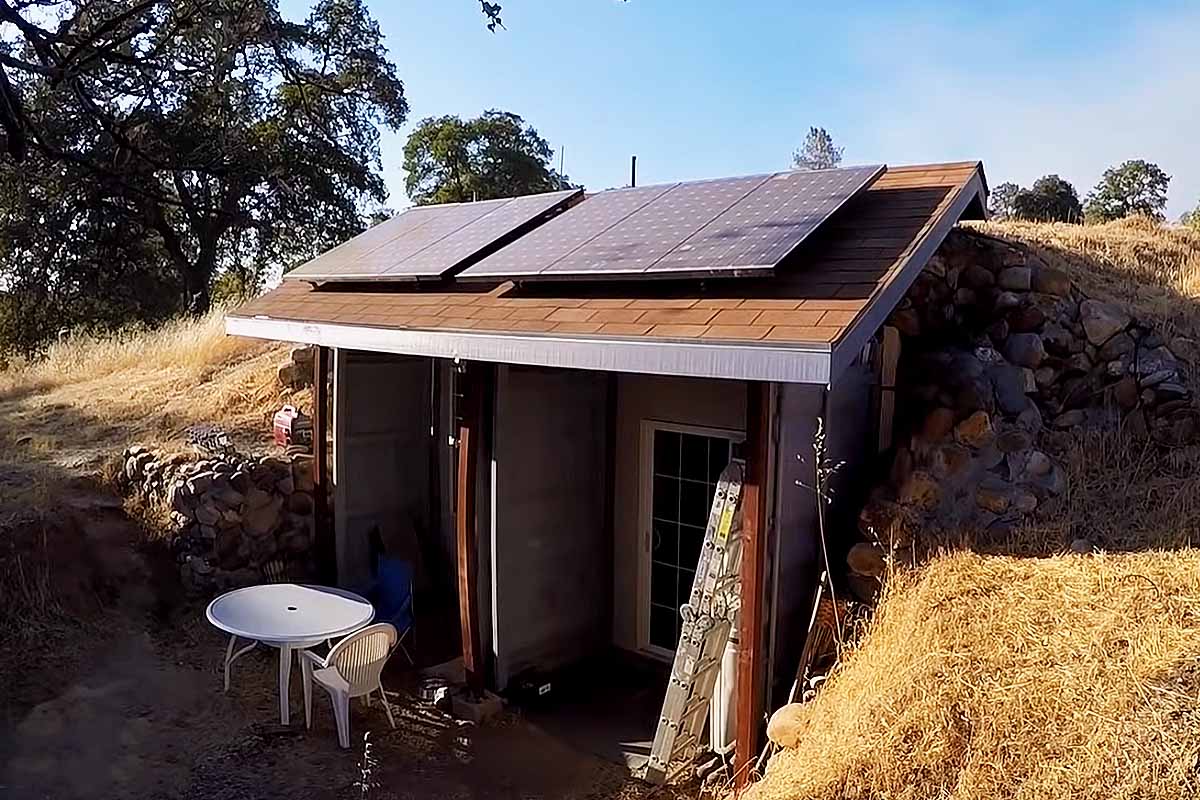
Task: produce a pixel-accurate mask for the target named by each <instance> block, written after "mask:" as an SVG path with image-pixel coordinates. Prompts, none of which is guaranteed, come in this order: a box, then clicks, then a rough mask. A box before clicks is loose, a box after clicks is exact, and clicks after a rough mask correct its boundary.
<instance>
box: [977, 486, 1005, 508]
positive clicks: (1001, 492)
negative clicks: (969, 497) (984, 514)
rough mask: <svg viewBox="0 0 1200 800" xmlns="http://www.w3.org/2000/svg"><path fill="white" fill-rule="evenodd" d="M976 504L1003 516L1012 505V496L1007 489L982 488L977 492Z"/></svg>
mask: <svg viewBox="0 0 1200 800" xmlns="http://www.w3.org/2000/svg"><path fill="white" fill-rule="evenodd" d="M975 504H976V505H978V506H979V507H980V508H982V509H983V510H985V511H990V512H992V513H993V514H1003V513H1004V512H1005V511H1007V510H1008V507H1009V506H1010V505H1012V496H1011V493H1010V492H1009V491H1007V490H1006V489H999V488H992V487H989V486H980V487H979V488H978V489H976V490H975Z"/></svg>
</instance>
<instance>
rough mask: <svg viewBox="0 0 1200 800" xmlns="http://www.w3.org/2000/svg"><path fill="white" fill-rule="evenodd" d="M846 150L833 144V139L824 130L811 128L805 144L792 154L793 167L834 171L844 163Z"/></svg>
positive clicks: (805, 138)
mask: <svg viewBox="0 0 1200 800" xmlns="http://www.w3.org/2000/svg"><path fill="white" fill-rule="evenodd" d="M844 150H845V148H844V147H836V146H835V145H834V144H833V137H832V136H830V135H829V132H828V131H826V130H825V129H824V128H809V129H808V136H805V137H804V144H803V145H802V146H801V147H800V149H799V150H797V151H796V152H795V153H793V154H792V165H793V166H795V167H797V168H798V169H832V168H833V167H836V166H837V165H838V164H841V163H842V152H843V151H844Z"/></svg>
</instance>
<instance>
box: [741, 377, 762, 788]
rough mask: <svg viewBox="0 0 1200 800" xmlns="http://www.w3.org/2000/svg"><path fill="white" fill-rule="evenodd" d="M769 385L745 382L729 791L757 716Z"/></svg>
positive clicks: (748, 759)
mask: <svg viewBox="0 0 1200 800" xmlns="http://www.w3.org/2000/svg"><path fill="white" fill-rule="evenodd" d="M770 432H771V392H770V384H766V383H761V382H758V381H751V382H749V383H747V392H746V478H745V483H744V485H743V487H742V537H743V538H742V563H741V571H740V579H741V592H740V593H741V596H742V608H741V614H740V616H739V618H738V619H739V624H738V658H737V687H736V691H735V695H734V698H735V702H736V703H737V719H736V735H735V739H734V762H733V764H734V773H735V776H736V778H735V790H737V791H741V789H742V788H743V787H745V786H746V784H747V782H748V781H749V779H750V768H751V766H752V765H753V763H754V759H755V758H756V757H757V756H758V734H759V730H760V728H761V727H762V716H763V674H764V669H765V663H766V662H765V654H764V652H763V620H764V609H763V589H764V586H765V583H766V561H767V558H766V555H767V481H768V476H767V465H768V463H769V462H770V452H771V450H770V447H771V434H770Z"/></svg>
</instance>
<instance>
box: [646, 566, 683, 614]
mask: <svg viewBox="0 0 1200 800" xmlns="http://www.w3.org/2000/svg"><path fill="white" fill-rule="evenodd" d="M676 572H677V570H676V569H675V568H674V567H668V566H664V565H662V564H657V563H656V564H651V565H650V602H651V603H654V604H656V605H660V606H667V607H672V606H674V605H675V573H676Z"/></svg>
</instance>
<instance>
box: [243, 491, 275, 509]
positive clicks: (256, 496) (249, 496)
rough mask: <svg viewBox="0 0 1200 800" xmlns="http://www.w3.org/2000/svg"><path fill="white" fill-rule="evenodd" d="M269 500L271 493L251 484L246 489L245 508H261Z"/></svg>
mask: <svg viewBox="0 0 1200 800" xmlns="http://www.w3.org/2000/svg"><path fill="white" fill-rule="evenodd" d="M270 502H271V493H270V492H265V491H263V490H262V489H259V488H258V487H256V486H252V487H250V488H249V489H247V490H246V507H247V508H262V507H263V506H265V505H267V504H268V503H270Z"/></svg>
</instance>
